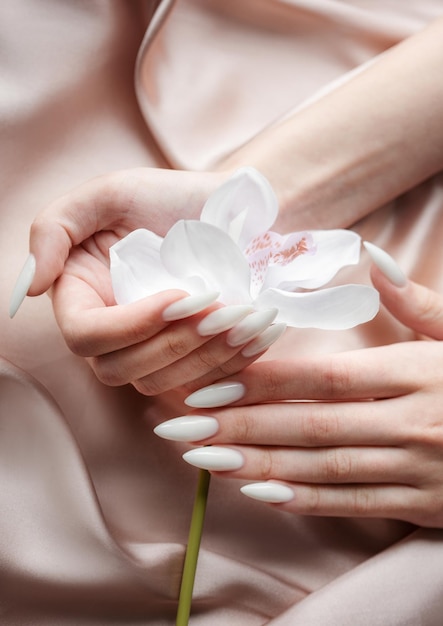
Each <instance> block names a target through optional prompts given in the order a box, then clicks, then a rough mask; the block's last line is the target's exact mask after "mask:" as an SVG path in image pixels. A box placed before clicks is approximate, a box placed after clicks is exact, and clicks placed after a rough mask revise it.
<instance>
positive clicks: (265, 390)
mask: <svg viewBox="0 0 443 626" xmlns="http://www.w3.org/2000/svg"><path fill="white" fill-rule="evenodd" d="M260 388H261V389H262V395H263V396H265V397H266V398H267V399H270V400H272V399H273V398H278V397H280V393H281V390H282V385H281V383H280V379H279V374H278V368H277V367H273V366H272V364H270V365H269V366H268V367H266V368H264V369H263V370H262V372H261V377H260Z"/></svg>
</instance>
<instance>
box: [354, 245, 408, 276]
mask: <svg viewBox="0 0 443 626" xmlns="http://www.w3.org/2000/svg"><path fill="white" fill-rule="evenodd" d="M363 245H364V247H365V248H366V250H367V251H368V253H369V256H370V257H371V259H372V260H373V262H374V263H375V265H376V266H377V267H378V269H379V270H380V271H381V272H383V274H384V275H385V276H386V278H387V279H388V280H389V281H391V283H392V284H393V285H395V286H396V287H404V286H405V285H406V283H407V282H408V279H407V278H406V276H405V275H404V273H403V272H402V270H401V269H400V268H399V266H398V265H397V262H396V261H394V259H393V258H392V257H391V255H390V254H388V253H387V252H385V251H384V250H382V249H381V248H379V247H378V246H376V245H374V244H373V243H369V241H364V242H363Z"/></svg>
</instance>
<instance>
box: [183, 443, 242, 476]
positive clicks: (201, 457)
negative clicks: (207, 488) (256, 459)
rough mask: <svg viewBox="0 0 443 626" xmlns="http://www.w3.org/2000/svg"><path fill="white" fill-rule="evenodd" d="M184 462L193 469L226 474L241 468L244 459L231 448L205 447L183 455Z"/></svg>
mask: <svg viewBox="0 0 443 626" xmlns="http://www.w3.org/2000/svg"><path fill="white" fill-rule="evenodd" d="M183 458H184V460H185V461H186V462H187V463H189V464H190V465H194V467H199V468H200V469H206V470H214V471H220V472H226V471H229V470H237V469H240V468H241V467H242V466H243V463H244V462H245V461H244V458H243V455H242V454H240V452H238V451H237V450H232V449H231V448H218V447H216V446H205V447H204V448H196V449H195V450H189V452H185V453H184V455H183Z"/></svg>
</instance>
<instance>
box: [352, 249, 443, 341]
mask: <svg viewBox="0 0 443 626" xmlns="http://www.w3.org/2000/svg"><path fill="white" fill-rule="evenodd" d="M364 245H365V248H366V250H367V251H368V252H369V255H370V256H371V258H372V260H373V261H374V263H375V267H373V268H372V269H371V278H372V282H373V284H374V287H375V288H376V289H377V290H378V291H379V292H380V297H381V300H382V302H383V304H384V305H385V306H386V308H387V309H388V310H389V311H390V312H391V313H392V314H393V315H394V316H395V317H396V318H397V319H398V320H399V321H400V322H402V323H403V324H405V325H406V326H408V327H409V328H411V329H412V330H415V331H416V332H418V333H421V334H423V335H427V336H428V337H432V338H434V339H443V296H441V295H440V294H438V293H436V292H435V291H432V290H431V289H427V288H426V287H423V286H422V285H418V284H417V283H414V282H412V281H410V280H408V279H407V278H406V276H405V275H404V274H403V272H402V271H401V269H400V268H399V266H398V265H397V263H396V261H394V259H393V258H392V257H391V256H390V255H388V254H387V253H386V252H385V251H384V250H382V249H381V248H378V247H377V246H375V245H374V244H371V243H368V242H365V244H364Z"/></svg>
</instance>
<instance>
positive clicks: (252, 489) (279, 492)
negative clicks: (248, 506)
mask: <svg viewBox="0 0 443 626" xmlns="http://www.w3.org/2000/svg"><path fill="white" fill-rule="evenodd" d="M240 491H241V492H242V493H243V494H244V495H245V496H248V497H249V498H253V499H254V500H260V501H261V502H274V503H275V504H277V503H279V502H289V501H290V500H292V499H293V497H294V492H293V491H292V489H290V487H286V486H285V485H280V484H278V483H273V482H268V483H251V484H250V485H245V486H244V487H240Z"/></svg>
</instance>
